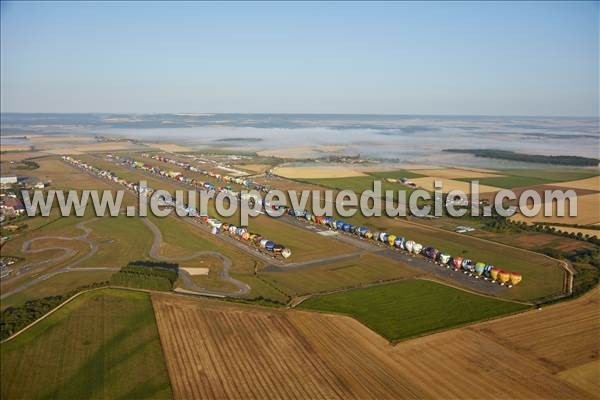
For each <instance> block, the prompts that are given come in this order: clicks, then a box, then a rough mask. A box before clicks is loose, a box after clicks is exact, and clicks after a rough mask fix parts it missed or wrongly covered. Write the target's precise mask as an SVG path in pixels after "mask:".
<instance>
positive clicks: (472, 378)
mask: <svg viewBox="0 0 600 400" xmlns="http://www.w3.org/2000/svg"><path fill="white" fill-rule="evenodd" d="M599 295H600V290H599V288H596V289H595V290H593V291H592V292H591V293H588V294H587V295H586V296H584V297H582V298H580V299H578V300H575V301H571V302H566V303H561V304H558V305H554V306H550V307H548V308H546V309H543V310H541V311H537V310H535V311H530V312H526V313H523V314H518V315H514V316H511V317H507V318H503V319H499V320H495V321H491V322H484V323H481V324H477V325H473V326H471V327H466V328H462V329H456V330H452V331H448V332H444V333H440V334H436V335H431V336H428V337H424V338H420V339H416V340H411V341H407V342H404V343H401V344H400V345H398V346H396V348H395V349H394V350H393V351H392V353H391V354H392V357H393V358H394V359H395V360H396V361H397V362H398V363H399V364H401V365H402V368H403V369H404V370H412V371H413V373H414V374H415V375H416V374H417V371H420V372H419V373H423V372H427V373H428V375H427V376H428V378H427V379H428V382H429V383H430V384H429V385H427V386H425V387H424V389H425V390H427V391H428V392H427V395H428V397H442V398H456V397H470V398H528V399H531V398H571V399H576V398H577V399H579V398H597V396H598V392H597V391H594V390H593V389H592V391H590V388H593V387H594V386H593V384H590V381H591V382H598V381H600V371H599V370H598V369H597V368H594V366H598V364H595V365H594V364H591V367H590V366H588V364H589V363H593V362H597V361H598V352H599V347H600V343H599V341H598V337H599V336H600V321H599V319H598V311H599V305H600V303H599ZM432 349H436V350H435V351H432ZM582 366H583V367H582ZM448 382H452V384H450V385H449V384H448Z"/></svg>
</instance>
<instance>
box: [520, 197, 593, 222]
mask: <svg viewBox="0 0 600 400" xmlns="http://www.w3.org/2000/svg"><path fill="white" fill-rule="evenodd" d="M544 208H545V204H544V205H543V206H542V208H541V209H540V212H539V213H538V215H536V216H534V217H526V216H524V215H522V214H515V215H513V216H512V217H511V219H513V220H516V221H525V222H528V223H531V222H542V223H547V224H552V223H557V224H577V225H595V224H600V193H594V194H586V195H585V196H577V215H576V216H567V215H568V213H569V206H568V203H567V202H565V208H564V216H562V217H559V216H557V204H556V202H554V203H553V204H552V215H551V216H548V217H546V216H544Z"/></svg>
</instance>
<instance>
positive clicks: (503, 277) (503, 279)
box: [498, 271, 510, 285]
mask: <svg viewBox="0 0 600 400" xmlns="http://www.w3.org/2000/svg"><path fill="white" fill-rule="evenodd" d="M498 280H499V281H500V284H502V285H504V284H506V283H507V282H508V281H509V280H510V272H507V271H500V272H498Z"/></svg>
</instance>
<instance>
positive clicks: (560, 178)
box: [460, 168, 600, 189]
mask: <svg viewBox="0 0 600 400" xmlns="http://www.w3.org/2000/svg"><path fill="white" fill-rule="evenodd" d="M497 173H498V174H499V175H503V176H496V177H487V178H486V177H483V178H479V179H478V180H479V184H480V185H489V186H497V187H501V188H505V189H513V188H518V187H525V186H536V185H547V184H553V183H557V182H567V181H574V180H578V179H586V178H590V177H594V176H598V175H599V174H600V172H598V169H596V168H594V169H584V168H545V169H502V170H499V171H498V172H497ZM460 180H464V181H471V179H470V178H469V179H460Z"/></svg>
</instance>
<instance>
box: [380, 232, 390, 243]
mask: <svg viewBox="0 0 600 400" xmlns="http://www.w3.org/2000/svg"><path fill="white" fill-rule="evenodd" d="M387 238H388V234H387V233H385V232H382V233H380V234H379V241H380V242H387Z"/></svg>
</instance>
